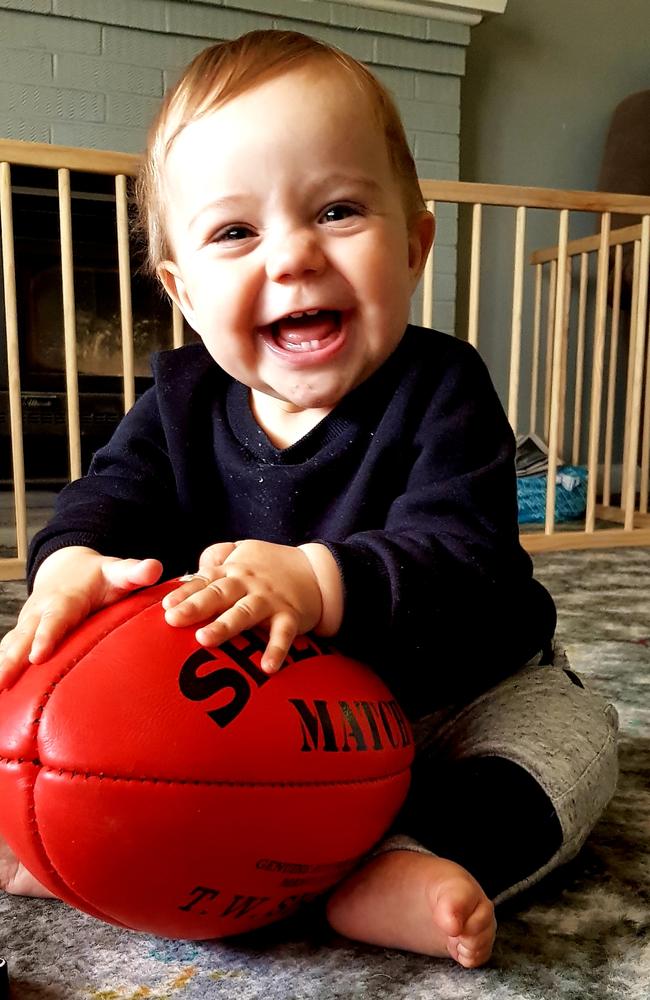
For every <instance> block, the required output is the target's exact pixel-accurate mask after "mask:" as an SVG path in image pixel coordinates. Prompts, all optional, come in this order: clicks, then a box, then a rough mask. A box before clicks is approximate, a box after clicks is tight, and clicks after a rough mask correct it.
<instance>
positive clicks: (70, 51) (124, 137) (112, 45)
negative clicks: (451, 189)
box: [0, 0, 469, 332]
mask: <svg viewBox="0 0 650 1000" xmlns="http://www.w3.org/2000/svg"><path fill="white" fill-rule="evenodd" d="M280 11H281V12H282V13H280ZM264 27H267V28H295V29H296V30H299V31H305V32H306V33H308V34H312V35H314V36H315V37H317V38H320V39H322V40H324V41H327V42H330V43H332V44H334V45H337V46H339V47H340V48H342V49H344V50H345V51H347V52H349V53H351V54H352V55H353V56H355V57H357V58H358V59H361V60H362V61H364V62H366V63H367V64H368V65H369V66H370V68H371V69H372V70H373V72H375V73H376V74H377V76H378V77H379V78H380V79H381V80H382V81H383V82H384V83H385V84H386V86H388V87H389V89H390V90H391V92H392V93H393V94H394V96H395V99H396V101H397V104H398V106H399V107H400V111H401V113H402V116H403V119H404V123H405V127H406V130H407V134H408V137H409V142H410V144H411V148H412V150H413V152H414V155H415V158H416V163H417V165H418V170H419V173H420V176H422V177H436V178H442V179H452V180H453V179H456V178H457V177H458V163H459V149H458V145H459V131H460V84H461V78H462V76H463V73H464V69H465V49H466V47H467V44H468V42H469V29H468V28H467V27H466V26H464V25H461V24H455V23H452V22H449V21H436V20H433V19H426V18H421V17H414V16H406V15H398V14H394V13H390V12H382V11H373V10H370V9H365V8H358V7H351V6H348V5H346V4H344V3H339V2H327V0H223V2H220V0H108V2H107V0H0V135H2V136H3V137H5V138H15V139H23V140H29V141H37V142H51V143H56V144H62V145H69V146H85V147H91V148H96V149H118V150H123V151H126V152H139V151H140V150H141V149H142V146H143V144H144V139H145V134H146V130H147V127H148V124H149V122H150V120H151V118H152V116H153V113H154V111H155V109H156V107H157V104H158V100H159V98H160V97H161V95H162V94H163V92H164V90H165V88H166V87H167V86H169V84H170V83H171V82H172V81H173V80H174V79H175V78H176V76H177V75H178V73H179V71H180V70H181V68H182V67H183V66H185V65H186V64H187V62H189V60H190V59H191V58H192V57H193V56H194V55H195V54H196V53H197V52H198V51H199V50H200V49H202V48H203V47H204V46H205V45H207V44H210V42H213V41H215V40H219V39H225V38H233V37H236V36H237V35H239V34H242V33H243V32H245V31H250V30H251V29H254V28H264ZM456 242H457V216H456V212H455V211H454V210H453V209H450V208H448V207H445V206H441V208H440V211H439V213H438V230H437V249H436V254H437V256H436V269H437V272H438V275H439V277H438V278H437V287H436V290H435V296H434V300H435V302H436V312H435V317H434V321H435V324H436V326H438V327H439V328H440V329H443V330H446V331H448V332H453V328H454V312H455V310H454V298H455V273H456V252H455V250H456Z"/></svg>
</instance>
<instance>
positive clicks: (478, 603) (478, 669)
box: [325, 349, 555, 711]
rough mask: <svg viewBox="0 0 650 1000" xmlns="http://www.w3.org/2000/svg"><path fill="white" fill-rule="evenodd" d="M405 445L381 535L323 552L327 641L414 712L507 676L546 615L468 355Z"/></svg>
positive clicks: (503, 450)
mask: <svg viewBox="0 0 650 1000" xmlns="http://www.w3.org/2000/svg"><path fill="white" fill-rule="evenodd" d="M404 441H405V447H407V446H408V443H410V442H411V441H413V442H414V444H415V449H414V454H415V456H416V457H415V460H414V462H413V464H412V467H411V472H410V475H409V477H408V482H407V484H406V487H405V489H404V490H403V492H402V493H401V494H400V495H399V496H397V497H396V498H395V499H394V500H393V502H392V504H391V505H390V508H389V510H388V514H387V517H386V521H385V524H384V526H383V527H382V528H381V529H376V530H370V531H361V532H358V533H356V534H353V535H351V536H349V537H347V538H346V539H344V540H343V541H339V542H328V541H325V544H327V545H328V547H329V549H330V551H331V552H332V554H333V555H334V558H335V559H336V560H337V562H338V565H339V568H340V570H341V574H342V578H343V585H344V593H345V611H344V617H343V622H342V625H341V629H340V632H339V634H338V636H337V640H336V641H338V642H339V645H340V646H341V648H342V649H345V650H347V651H348V652H350V653H352V654H353V655H355V656H358V657H359V658H360V659H363V660H366V661H367V662H369V663H371V665H372V666H373V667H374V668H375V669H376V670H377V671H378V672H379V673H381V674H382V675H383V676H384V678H385V679H386V680H387V681H388V683H389V684H390V685H391V686H392V687H393V690H394V691H395V693H396V694H397V695H398V697H400V698H401V699H402V700H403V701H404V703H405V706H406V707H408V708H410V709H411V710H413V709H415V710H416V711H417V710H422V709H423V707H426V708H427V709H428V708H430V707H435V706H436V705H438V704H440V703H442V702H447V701H449V700H450V699H451V700H454V699H456V698H461V697H462V699H463V700H466V699H467V698H468V697H470V696H472V695H473V694H474V693H478V691H480V690H483V689H485V688H487V687H489V686H491V684H493V683H496V682H497V681H498V680H500V679H501V678H502V677H504V676H507V675H508V674H510V673H512V672H513V671H514V670H515V669H517V668H518V667H519V666H521V665H522V664H523V663H524V662H526V660H527V659H529V658H530V657H531V656H533V655H534V654H535V653H536V652H537V651H539V650H540V649H542V648H543V647H544V645H545V644H546V643H548V642H549V640H550V638H551V637H552V634H553V631H554V627H555V609H554V606H553V602H552V600H551V598H550V597H549V595H548V594H547V593H546V591H545V590H544V589H543V588H542V587H541V586H540V585H539V584H538V583H536V581H534V580H533V578H532V564H531V561H530V558H529V557H528V556H527V554H526V553H525V552H524V551H523V549H522V548H521V546H520V544H519V539H518V523H517V500H516V479H515V469H514V452H515V443H514V437H513V434H512V431H511V429H510V427H509V425H508V422H507V419H506V416H505V414H504V412H503V409H502V407H501V404H500V402H499V399H498V397H497V394H496V391H495V389H494V387H493V385H492V382H491V380H490V377H489V375H488V373H487V370H486V368H485V366H484V364H483V362H482V361H481V359H480V357H479V355H478V354H477V353H476V352H475V351H473V350H471V349H467V350H464V351H462V352H460V353H459V354H458V355H457V360H456V361H454V362H453V363H452V365H451V367H450V368H449V369H448V370H447V371H446V373H445V376H444V379H443V380H442V381H441V383H440V385H439V388H438V389H437V390H436V392H435V393H434V395H433V397H432V398H431V400H430V402H429V405H428V406H427V407H426V409H425V411H424V412H423V415H422V417H421V418H420V419H419V423H418V424H417V426H415V427H413V428H410V429H409V428H408V427H407V426H405V428H404ZM407 442H408V443H407Z"/></svg>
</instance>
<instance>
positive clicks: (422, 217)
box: [409, 209, 436, 287]
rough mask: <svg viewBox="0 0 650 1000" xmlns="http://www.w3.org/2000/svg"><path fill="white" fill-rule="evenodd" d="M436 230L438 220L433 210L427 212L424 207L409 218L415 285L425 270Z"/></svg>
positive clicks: (412, 273)
mask: <svg viewBox="0 0 650 1000" xmlns="http://www.w3.org/2000/svg"><path fill="white" fill-rule="evenodd" d="M435 232H436V220H435V219H434V217H433V215H432V214H431V212H426V211H424V209H423V210H422V211H421V212H416V213H415V214H414V215H412V216H411V218H410V220H409V271H410V272H411V275H412V276H413V285H414V287H415V285H416V284H417V283H418V281H419V280H420V275H421V274H422V272H423V270H424V265H425V264H426V262H427V257H428V256H429V251H430V249H431V247H432V245H433V238H434V236H435Z"/></svg>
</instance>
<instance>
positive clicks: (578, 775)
mask: <svg viewBox="0 0 650 1000" xmlns="http://www.w3.org/2000/svg"><path fill="white" fill-rule="evenodd" d="M567 671H569V672H567ZM581 684H584V682H583V681H581V680H580V679H579V678H577V677H576V675H575V674H573V673H572V671H571V670H570V666H569V663H568V661H567V658H566V654H565V652H564V650H563V649H562V648H561V646H559V644H557V643H556V645H555V648H554V656H553V663H552V664H551V665H544V666H540V665H538V664H537V663H535V662H534V661H532V662H531V663H530V664H527V665H526V666H525V667H523V668H522V670H520V671H519V672H518V673H517V674H515V675H514V676H512V677H509V678H507V679H506V680H505V681H503V682H501V683H500V684H498V685H496V686H495V687H493V688H491V689H490V690H489V691H486V692H485V693H484V694H482V695H480V696H479V697H478V698H477V699H476V700H475V701H473V702H471V703H470V704H469V705H466V706H464V707H463V708H462V709H460V710H450V709H445V710H443V711H440V712H435V713H434V714H432V715H429V716H427V717H426V718H424V719H422V720H420V721H419V722H418V723H417V724H416V726H415V727H414V728H415V738H416V744H417V747H418V752H426V754H427V757H430V758H432V759H435V761H436V762H438V763H440V765H441V766H444V765H445V763H452V762H457V761H461V760H466V759H468V758H476V757H486V756H495V757H501V758H505V759H506V760H510V761H513V762H514V763H516V764H519V765H520V766H521V767H523V768H524V769H525V770H526V771H528V772H529V773H530V774H531V775H532V776H533V777H534V778H535V780H536V781H537V782H538V784H539V785H540V786H541V787H542V788H543V790H544V791H545V792H546V794H547V795H548V797H549V799H550V800H551V802H552V803H553V805H554V807H555V811H556V813H557V816H558V819H559V821H560V825H561V827H562V844H561V846H560V848H559V849H558V850H557V851H556V853H555V854H554V855H553V856H552V857H551V858H550V859H549V860H548V861H547V862H546V863H545V864H544V865H543V866H542V867H541V868H540V869H539V870H538V871H536V872H533V873H532V874H530V875H529V876H527V877H526V878H525V879H522V880H521V881H520V882H517V883H516V884H515V885H512V886H510V887H508V888H507V889H505V890H503V891H502V892H501V893H500V894H499V895H498V896H497V897H496V898H495V903H501V902H503V901H504V900H506V899H510V898H511V897H512V896H514V895H516V894H517V893H518V892H521V891H522V890H523V889H527V888H529V887H530V886H531V885H534V884H535V883H536V882H538V881H539V880H540V879H541V878H543V877H544V876H545V875H547V874H548V873H549V872H551V871H553V870H554V869H555V868H557V867H558V866H559V865H562V864H564V863H565V862H567V861H569V860H570V859H571V858H573V857H575V855H576V854H577V853H578V851H579V850H580V848H581V847H582V845H583V843H584V841H585V839H586V838H587V835H588V834H589V832H590V831H591V829H592V828H593V826H594V824H595V823H596V821H597V820H598V818H599V816H600V815H601V813H602V812H603V810H604V808H605V806H606V805H607V804H608V802H609V801H610V799H611V798H612V795H613V794H614V790H615V787H616V780H617V776H618V759H617V749H616V740H617V732H618V716H617V713H616V709H615V708H614V706H613V705H611V704H609V703H608V702H607V701H606V700H605V699H604V698H602V697H601V696H600V695H598V694H595V693H594V692H593V691H590V690H589V689H588V688H587V687H585V686H581ZM398 849H401V850H412V851H418V852H421V853H430V852H429V851H427V849H426V848H425V847H423V846H422V845H421V844H419V843H417V841H415V840H413V839H412V838H410V837H404V836H392V837H389V838H388V839H387V840H385V841H384V842H383V843H382V844H381V845H380V846H379V848H378V851H379V852H380V853H383V852H384V851H388V850H398Z"/></svg>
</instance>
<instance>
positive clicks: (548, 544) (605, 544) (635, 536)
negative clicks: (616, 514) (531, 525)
mask: <svg viewBox="0 0 650 1000" xmlns="http://www.w3.org/2000/svg"><path fill="white" fill-rule="evenodd" d="M520 538H521V543H522V545H523V547H524V548H525V549H526V551H527V552H562V551H568V550H570V549H616V548H621V547H623V546H627V545H650V528H636V529H635V530H634V531H626V530H625V529H624V528H602V529H600V530H599V531H556V532H554V533H553V534H552V535H544V534H542V533H541V532H534V531H530V532H528V531H527V532H522V534H521V535H520Z"/></svg>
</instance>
